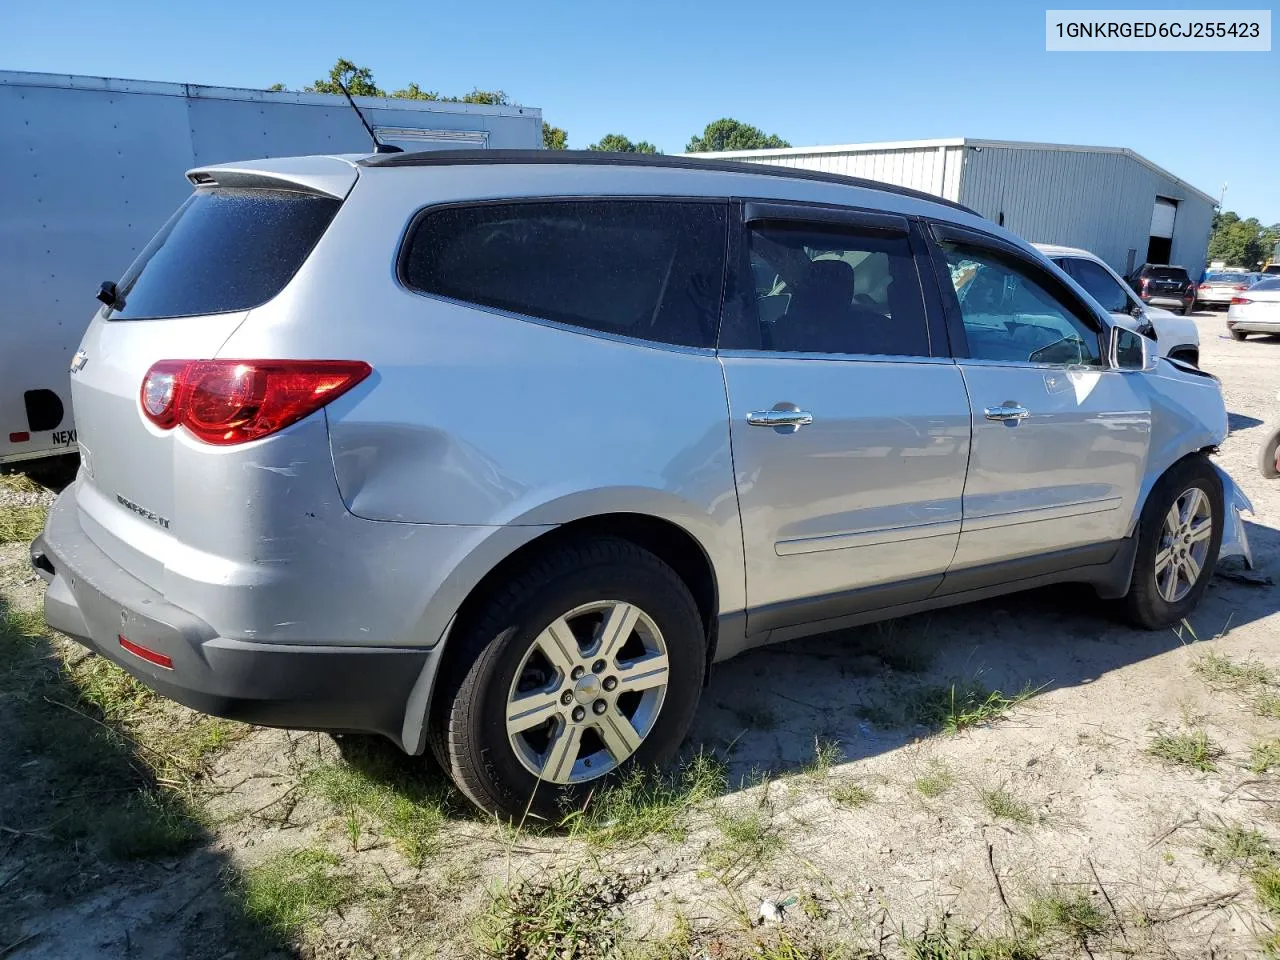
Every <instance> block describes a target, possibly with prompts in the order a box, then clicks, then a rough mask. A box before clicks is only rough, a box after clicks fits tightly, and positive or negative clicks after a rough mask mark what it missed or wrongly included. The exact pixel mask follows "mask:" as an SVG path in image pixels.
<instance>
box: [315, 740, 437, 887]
mask: <svg viewBox="0 0 1280 960" xmlns="http://www.w3.org/2000/svg"><path fill="white" fill-rule="evenodd" d="M355 757H356V759H357V760H358V761H359V765H357V764H354V763H350V762H347V763H327V764H323V765H321V766H319V767H316V768H315V769H314V770H312V771H311V772H310V773H309V774H308V775H307V777H306V778H305V780H304V781H303V785H304V787H306V788H308V789H310V790H313V791H314V792H316V793H318V794H319V795H320V796H322V797H324V798H325V799H326V800H328V801H329V802H330V803H331V804H333V805H334V806H335V807H337V808H338V810H339V811H341V814H342V817H343V829H344V832H345V833H346V837H347V840H348V842H349V843H350V844H351V848H352V849H353V850H354V849H357V848H358V846H359V842H360V835H361V830H362V823H361V814H363V815H364V816H365V817H367V818H369V819H371V820H374V821H376V822H377V823H378V824H380V825H381V827H382V829H383V830H385V831H386V833H387V835H388V836H389V837H391V839H392V840H393V841H394V842H395V845H396V847H397V848H399V850H400V852H401V853H402V854H404V856H405V858H406V859H408V860H409V862H410V863H412V864H413V865H414V866H418V867H420V866H422V864H423V863H425V862H426V860H427V858H428V857H429V856H430V855H431V854H432V853H434V852H435V850H436V846H437V843H438V839H439V833H440V829H441V827H443V826H444V822H445V817H446V805H447V802H448V796H449V795H448V791H447V789H446V788H444V787H442V786H438V785H435V784H433V783H431V782H430V781H428V780H427V779H426V778H423V777H421V776H414V775H411V774H410V773H409V772H408V771H405V770H403V769H402V768H400V767H398V766H397V765H396V763H395V760H393V759H391V758H387V757H386V755H385V754H383V753H381V752H379V751H376V750H369V751H368V752H366V753H364V754H359V753H357V754H355ZM396 759H398V758H396Z"/></svg>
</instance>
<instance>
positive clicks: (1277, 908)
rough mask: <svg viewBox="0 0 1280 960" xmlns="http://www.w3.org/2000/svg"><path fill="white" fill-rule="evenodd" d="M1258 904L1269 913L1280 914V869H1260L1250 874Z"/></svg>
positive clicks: (1270, 867) (1271, 867)
mask: <svg viewBox="0 0 1280 960" xmlns="http://www.w3.org/2000/svg"><path fill="white" fill-rule="evenodd" d="M1249 879H1250V880H1252V881H1253V890H1254V893H1256V894H1257V895H1258V902H1259V903H1261V904H1262V905H1263V907H1265V908H1266V909H1267V911H1268V912H1269V913H1274V914H1280V867H1274V866H1265V867H1259V868H1257V869H1256V870H1254V871H1253V873H1252V874H1250V876H1249Z"/></svg>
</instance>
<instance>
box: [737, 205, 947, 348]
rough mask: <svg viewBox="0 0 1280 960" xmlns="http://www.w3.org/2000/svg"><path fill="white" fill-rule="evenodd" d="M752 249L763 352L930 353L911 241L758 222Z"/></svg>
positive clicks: (751, 237) (872, 233)
mask: <svg viewBox="0 0 1280 960" xmlns="http://www.w3.org/2000/svg"><path fill="white" fill-rule="evenodd" d="M748 243H749V253H750V258H751V275H752V279H753V280H754V283H755V298H754V299H755V306H756V313H757V316H758V319H759V323H760V345H761V347H762V348H763V349H765V350H776V351H782V352H787V353H847V354H880V355H896V356H922V357H927V356H928V355H929V331H928V327H927V325H926V321H925V313H924V303H923V300H922V298H921V294H920V278H919V274H918V273H917V272H916V264H915V260H914V259H913V258H912V255H911V247H910V245H909V243H908V241H907V238H906V237H905V236H900V235H896V234H892V233H883V232H879V231H873V230H867V231H859V230H849V229H844V228H839V227H835V228H833V227H829V226H827V225H810V224H794V225H791V224H781V223H758V224H752V225H751V227H750V230H749V237H748Z"/></svg>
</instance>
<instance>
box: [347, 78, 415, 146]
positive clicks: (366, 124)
mask: <svg viewBox="0 0 1280 960" xmlns="http://www.w3.org/2000/svg"><path fill="white" fill-rule="evenodd" d="M338 89H339V90H341V91H342V92H343V93H344V94H345V95H346V97H347V103H349V104H351V109H352V110H354V111H355V112H356V116H357V117H359V118H360V122H361V123H362V124H363V125H364V129H365V132H366V133H367V134H369V139H370V140H372V141H373V152H374V153H404V151H403V150H401V149H400V148H399V147H397V146H394V145H392V144H390V143H383V142H381V141H380V140H379V139H378V135H377V134H376V133H374V132H373V127H371V126H369V121H368V120H366V119H365V118H364V114H363V113H361V112H360V108H359V107H357V106H356V101H355V98H353V97H352V96H351V91H350V90H348V89H347V85H346V84H345V83H343V82H342V81H341V80H339V81H338Z"/></svg>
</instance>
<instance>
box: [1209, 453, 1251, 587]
mask: <svg viewBox="0 0 1280 960" xmlns="http://www.w3.org/2000/svg"><path fill="white" fill-rule="evenodd" d="M1213 466H1214V469H1215V470H1217V471H1218V476H1219V477H1220V478H1221V479H1222V502H1223V505H1224V506H1225V508H1226V511H1227V515H1226V518H1225V522H1224V524H1223V529H1222V547H1221V549H1219V550H1218V560H1220V561H1221V560H1222V559H1223V558H1224V557H1243V558H1244V564H1245V566H1246V567H1248V568H1249V569H1250V570H1252V569H1253V551H1252V550H1251V549H1250V548H1249V537H1248V535H1247V534H1246V533H1245V529H1244V518H1243V517H1242V516H1241V514H1243V513H1246V512H1247V513H1253V503H1252V502H1251V501H1250V500H1249V498H1248V497H1246V496H1245V494H1244V491H1243V490H1241V489H1240V487H1239V486H1237V485H1236V482H1235V481H1234V480H1232V479H1231V475H1230V474H1229V473H1227V471H1225V470H1223V469H1222V468H1221V467H1220V466H1218V465H1217V464H1216V463H1215V464H1214V465H1213Z"/></svg>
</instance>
